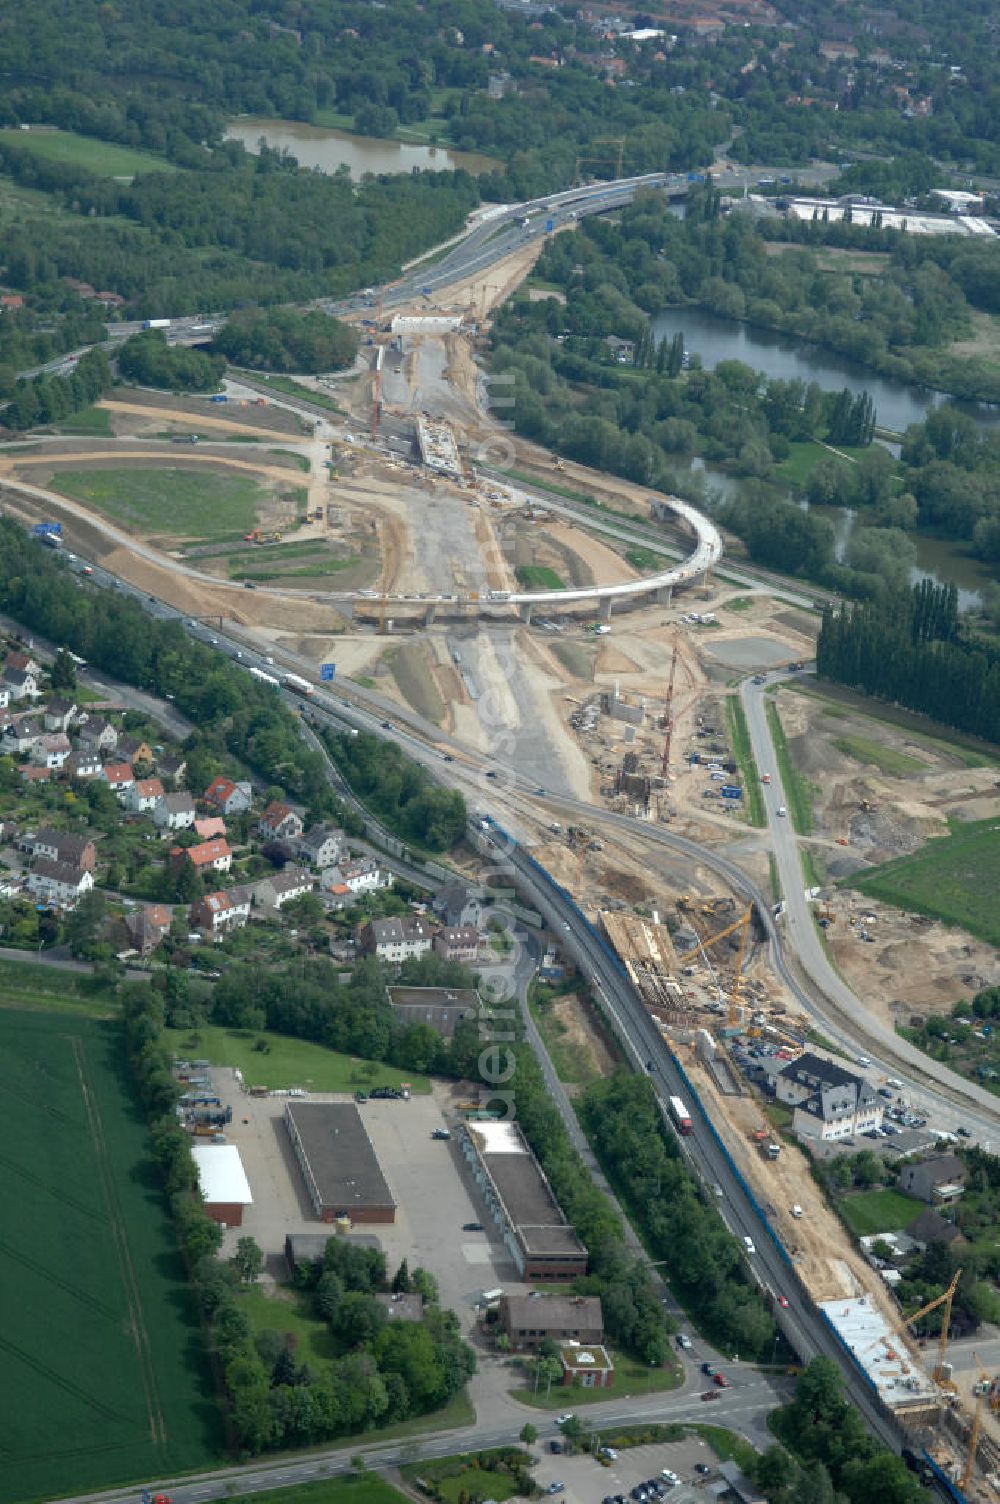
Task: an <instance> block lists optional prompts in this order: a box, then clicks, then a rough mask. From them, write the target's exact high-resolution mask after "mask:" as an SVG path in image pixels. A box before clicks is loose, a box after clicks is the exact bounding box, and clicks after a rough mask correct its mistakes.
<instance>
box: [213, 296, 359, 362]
mask: <svg viewBox="0 0 1000 1504" xmlns="http://www.w3.org/2000/svg"><path fill="white" fill-rule="evenodd" d="M214 348H215V349H216V350H218V351H219V352H220V353H221V354H222V355H224V356H225V357H226V359H227V360H230V361H232V362H233V364H234V365H238V366H251V367H253V369H254V370H258V371H305V372H307V373H315V372H318V371H338V370H340V369H341V368H342V367H343V366H347V365H350V363H351V361H352V360H353V359H354V357H355V355H356V354H357V351H358V332H357V330H356V329H353V328H352V327H351V325H350V324H343V323H341V321H340V320H339V319H334V318H330V317H329V316H328V315H327V314H325V313H298V312H296V311H295V310H294V309H292V308H271V309H267V310H262V309H247V310H245V311H241V312H240V313H237V314H234V315H233V317H232V318H231V319H229V320H228V322H227V323H226V324H225V325H224V326H223V328H222V329H220V331H219V333H218V334H217V335H216V337H215V340H214Z"/></svg>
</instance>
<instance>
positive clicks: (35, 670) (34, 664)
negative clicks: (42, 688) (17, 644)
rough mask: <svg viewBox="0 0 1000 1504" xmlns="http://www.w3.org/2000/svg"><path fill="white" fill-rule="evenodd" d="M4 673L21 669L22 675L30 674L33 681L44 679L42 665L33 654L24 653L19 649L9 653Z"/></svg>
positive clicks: (4, 665) (4, 664)
mask: <svg viewBox="0 0 1000 1504" xmlns="http://www.w3.org/2000/svg"><path fill="white" fill-rule="evenodd" d="M3 667H4V672H5V673H6V671H7V669H9V668H15V669H20V670H21V672H22V673H25V674H30V675H31V677H32V678H33V679H40V678H41V677H42V665H41V664H40V663H39V661H38V659H37V658H35V657H34V656H33V655H32V654H31V653H22V652H21V650H20V649H19V648H14V649H12V650H11V652H9V653H8V654H7V656H6V658H5V659H4V661H3Z"/></svg>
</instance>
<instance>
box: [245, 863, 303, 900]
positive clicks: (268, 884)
mask: <svg viewBox="0 0 1000 1504" xmlns="http://www.w3.org/2000/svg"><path fill="white" fill-rule="evenodd" d="M313 882H314V878H313V875H312V873H311V872H307V871H306V870H305V868H304V867H292V866H288V867H285V868H284V869H283V870H282V871H281V872H275V873H273V874H272V876H270V877H262V878H261V879H260V881H259V882H256V883H254V903H255V904H259V905H260V906H261V908H266V909H283V908H284V906H285V904H286V903H291V902H292V900H293V899H295V898H301V897H302V895H303V893H311V892H312V886H313Z"/></svg>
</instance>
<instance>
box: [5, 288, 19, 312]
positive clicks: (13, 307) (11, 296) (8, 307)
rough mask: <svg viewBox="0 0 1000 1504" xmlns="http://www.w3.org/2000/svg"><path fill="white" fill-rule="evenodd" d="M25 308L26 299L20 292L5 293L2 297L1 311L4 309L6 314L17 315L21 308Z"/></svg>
mask: <svg viewBox="0 0 1000 1504" xmlns="http://www.w3.org/2000/svg"><path fill="white" fill-rule="evenodd" d="M23 307H24V299H23V298H22V296H21V294H20V293H19V292H5V293H4V294H3V296H2V297H0V309H3V311H4V313H16V312H17V311H18V309H19V308H23Z"/></svg>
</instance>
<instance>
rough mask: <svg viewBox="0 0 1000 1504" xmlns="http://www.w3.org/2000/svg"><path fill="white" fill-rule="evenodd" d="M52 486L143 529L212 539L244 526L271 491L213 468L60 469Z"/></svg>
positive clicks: (252, 521)
mask: <svg viewBox="0 0 1000 1504" xmlns="http://www.w3.org/2000/svg"><path fill="white" fill-rule="evenodd" d="M51 485H52V488H53V489H54V490H57V491H62V492H63V493H64V494H65V495H66V496H71V497H73V498H74V500H76V501H82V502H86V504H87V505H88V506H91V507H94V508H95V510H97V511H98V512H102V513H103V514H104V516H106V517H110V518H111V519H112V520H113V521H114V522H120V523H123V524H124V525H125V526H126V527H130V528H133V529H135V530H136V531H137V532H142V533H144V534H152V535H154V536H156V535H161V536H162V535H170V536H173V537H177V538H201V539H205V540H210V539H214V538H218V537H227V536H231V535H232V534H233V532H234V531H246V530H247V529H249V528H251V527H253V526H254V524H255V523H256V521H257V510H258V507H260V506H261V505H262V504H263V503H265V502H266V501H267V500H268V499H269V495H270V493H269V491H268V490H267V489H266V488H265V487H264V486H263V485H261V483H260V482H259V481H256V480H254V479H252V478H251V477H249V476H242V475H223V474H220V473H218V472H215V471H211V470H207V469H205V470H202V471H199V472H197V473H195V472H193V471H190V470H169V469H163V470H154V469H142V470H137V469H133V468H126V467H124V466H123V467H122V468H121V469H108V470H98V469H95V470H60V471H57V472H56V473H55V474H54V475H53V477H52V481H51Z"/></svg>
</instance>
